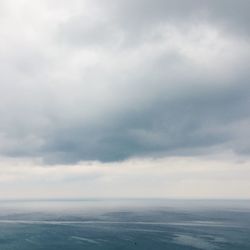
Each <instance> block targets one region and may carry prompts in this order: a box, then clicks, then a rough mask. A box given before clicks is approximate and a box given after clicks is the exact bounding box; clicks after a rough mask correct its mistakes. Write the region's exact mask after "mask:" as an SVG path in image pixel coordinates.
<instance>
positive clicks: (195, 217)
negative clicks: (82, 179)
mask: <svg viewBox="0 0 250 250" xmlns="http://www.w3.org/2000/svg"><path fill="white" fill-rule="evenodd" d="M83 249H84V250H98V249H102V250H126V249H131V250H132V249H133V250H135V249H137V250H163V249H164V250H166V249H169V250H195V249H201V250H219V249H221V250H223V249H225V250H250V201H249V200H181V199H180V200H171V199H83V200H8V201H6V200H5V201H4V200H2V201H0V250H83Z"/></svg>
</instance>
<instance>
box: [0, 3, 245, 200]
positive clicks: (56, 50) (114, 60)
mask: <svg viewBox="0 0 250 250" xmlns="http://www.w3.org/2000/svg"><path fill="white" fill-rule="evenodd" d="M249 9H250V2H249V1H248V0H238V1H233V0H220V1H217V0H210V1H205V0H136V1H135V0H70V1H69V0H61V1H55V0H52V1H51V0H2V1H1V2H0V100H1V101H0V198H1V199H16V198H20V199H22V198H86V197H101V198H105V197H118V198H128V197H134V198H135V197H143V198H228V199H229V198H237V199H241V198H250V140H249V134H250V109H249V107H250V43H249V42H250V26H249V23H250V16H249Z"/></svg>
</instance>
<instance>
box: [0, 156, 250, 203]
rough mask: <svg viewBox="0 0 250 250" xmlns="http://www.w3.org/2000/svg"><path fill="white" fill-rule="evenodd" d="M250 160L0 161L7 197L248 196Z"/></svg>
mask: <svg viewBox="0 0 250 250" xmlns="http://www.w3.org/2000/svg"><path fill="white" fill-rule="evenodd" d="M249 166H250V165H249V160H245V161H238V160H237V157H235V156H234V155H232V154H228V153H227V160H224V159H222V158H221V156H220V157H215V158H213V159H211V158H206V157H167V158H161V159H155V158H144V159H131V160H127V161H124V162H119V163H101V162H81V163H79V164H74V165H67V166H66V165H53V166H50V165H46V166H44V165H43V164H41V163H39V160H36V159H32V160H31V159H18V160H17V159H16V160H13V159H1V165H0V187H1V188H0V195H1V197H2V199H20V197H21V198H26V199H33V198H35V199H44V198H63V199H66V198H71V199H72V198H82V197H84V198H93V197H95V198H118V197H119V198H138V197H141V198H149V197H150V198H152V197H155V198H203V199H204V198H238V199H239V198H243V199H244V198H248V197H249V195H250V193H249V190H250V188H249V185H250V184H249V176H250V168H249Z"/></svg>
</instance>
